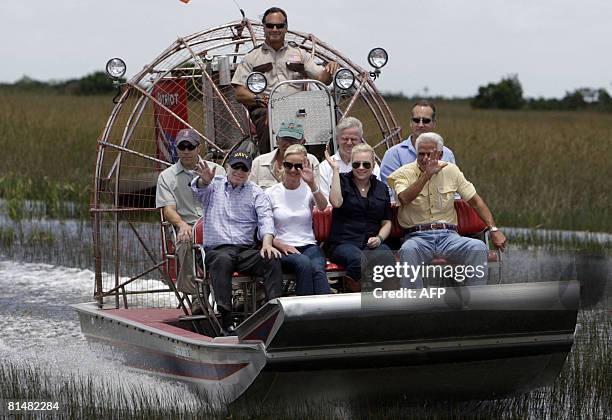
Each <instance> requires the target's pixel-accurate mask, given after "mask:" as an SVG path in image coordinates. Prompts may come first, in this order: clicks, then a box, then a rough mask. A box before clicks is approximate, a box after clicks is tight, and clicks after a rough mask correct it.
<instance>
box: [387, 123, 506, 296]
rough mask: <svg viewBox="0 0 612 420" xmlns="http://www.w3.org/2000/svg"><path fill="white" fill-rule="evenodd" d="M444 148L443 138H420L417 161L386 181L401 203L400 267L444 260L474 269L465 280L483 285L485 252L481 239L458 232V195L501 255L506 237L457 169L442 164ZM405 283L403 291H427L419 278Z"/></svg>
mask: <svg viewBox="0 0 612 420" xmlns="http://www.w3.org/2000/svg"><path fill="white" fill-rule="evenodd" d="M443 148H444V140H443V139H442V137H441V136H440V135H439V134H436V133H431V132H429V133H423V134H421V135H420V136H419V137H418V138H417V140H416V150H417V160H416V161H414V162H412V163H409V164H407V165H404V166H402V167H401V168H399V169H398V170H396V171H394V172H393V173H391V174H390V175H389V176H388V177H387V182H388V183H389V185H390V186H391V188H393V189H394V190H395V193H396V195H397V197H398V200H399V202H400V209H399V212H398V221H399V224H400V226H402V228H404V231H405V233H406V236H405V239H406V240H405V241H404V244H403V245H402V247H401V248H400V251H399V254H400V258H401V262H402V263H407V264H408V266H409V267H414V268H415V269H416V268H417V267H419V266H423V265H425V264H428V263H429V262H430V261H431V260H432V259H434V258H435V257H442V258H445V259H447V260H449V261H450V262H452V263H456V264H463V265H464V266H465V269H466V270H467V269H468V267H470V266H471V267H472V269H470V272H471V273H472V274H471V275H467V276H465V278H467V279H468V282H469V284H485V283H486V265H487V247H486V245H485V243H484V242H482V241H480V240H478V239H473V238H467V237H464V236H460V235H459V234H458V233H457V213H456V211H455V208H454V195H455V193H459V195H460V196H461V197H462V198H463V199H464V200H466V201H467V202H468V203H469V204H470V206H472V207H473V208H474V209H475V210H476V212H477V213H478V215H479V216H480V217H481V219H482V220H483V221H484V222H485V223H486V224H487V226H488V227H489V231H490V234H491V241H492V242H493V245H494V246H495V247H496V248H498V249H500V250H502V251H503V249H504V247H505V244H506V237H505V236H504V234H503V233H502V232H501V231H500V230H499V229H498V228H497V227H496V226H495V220H494V219H493V215H492V214H491V211H490V210H489V208H488V207H487V205H486V203H485V202H484V200H483V199H482V198H480V196H479V195H478V194H477V193H476V189H475V188H474V186H473V185H472V183H471V182H469V181H468V180H466V179H465V177H464V176H463V173H462V172H461V171H460V170H459V167H457V165H455V164H453V163H450V162H442V161H440V160H439V159H440V158H441V157H442V151H443ZM479 267H480V268H479ZM409 270H410V268H409ZM411 272H412V271H411ZM481 273H482V275H481ZM401 284H402V287H416V288H421V287H422V286H423V285H422V279H421V276H420V275H411V276H409V277H406V278H403V279H402V283H401Z"/></svg>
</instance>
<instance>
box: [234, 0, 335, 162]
mask: <svg viewBox="0 0 612 420" xmlns="http://www.w3.org/2000/svg"><path fill="white" fill-rule="evenodd" d="M262 23H263V26H264V36H265V42H264V43H263V44H261V45H258V46H257V47H255V48H254V49H253V50H252V51H250V52H249V53H248V54H247V55H245V56H244V59H243V61H242V63H241V64H240V65H239V66H238V68H237V69H236V72H235V73H234V77H233V78H232V85H233V86H234V93H235V95H236V99H237V100H238V101H239V102H240V103H241V104H243V105H244V106H246V107H247V108H248V110H249V115H250V117H251V120H252V121H253V124H255V127H256V129H257V138H258V148H259V152H260V153H262V154H263V153H268V152H269V151H270V133H269V129H268V97H269V96H270V92H272V89H274V87H275V86H276V85H277V84H278V83H279V82H282V81H285V80H297V79H316V80H319V81H320V82H322V83H325V84H326V85H328V84H330V83H331V81H332V77H333V75H334V73H335V72H336V70H338V68H339V66H338V63H335V62H333V61H331V62H329V63H327V64H326V65H325V67H323V66H321V65H318V64H316V63H315V62H314V60H313V58H312V56H311V54H310V52H309V51H306V50H303V49H301V48H300V47H298V45H297V44H296V43H295V42H286V41H285V35H286V34H287V28H288V22H287V13H285V11H284V10H283V9H280V8H278V7H271V8H270V9H268V10H266V11H265V12H264V16H263V19H262ZM254 71H257V72H261V73H263V74H264V75H265V76H266V79H267V81H268V86H267V87H266V90H265V91H264V92H263V94H260V95H256V94H254V93H253V92H251V91H249V90H248V89H247V88H246V86H245V85H246V79H247V77H248V76H249V74H251V72H254ZM301 88H302V86H294V85H285V90H284V92H287V93H293V92H298V91H300V90H301Z"/></svg>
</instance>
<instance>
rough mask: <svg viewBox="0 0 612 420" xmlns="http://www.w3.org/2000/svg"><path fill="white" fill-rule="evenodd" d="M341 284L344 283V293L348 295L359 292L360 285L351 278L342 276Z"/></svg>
mask: <svg viewBox="0 0 612 420" xmlns="http://www.w3.org/2000/svg"><path fill="white" fill-rule="evenodd" d="M342 282H343V283H344V291H345V292H349V293H355V292H361V283H360V282H359V280H355V279H353V278H352V277H349V276H344V277H342Z"/></svg>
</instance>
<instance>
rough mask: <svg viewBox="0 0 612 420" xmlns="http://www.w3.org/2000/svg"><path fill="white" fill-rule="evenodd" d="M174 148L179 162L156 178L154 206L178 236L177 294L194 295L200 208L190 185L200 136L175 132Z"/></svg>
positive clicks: (197, 154) (212, 166)
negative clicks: (195, 229)
mask: <svg viewBox="0 0 612 420" xmlns="http://www.w3.org/2000/svg"><path fill="white" fill-rule="evenodd" d="M176 145H177V147H176V148H177V149H178V157H179V160H178V162H176V163H175V164H174V165H172V166H170V167H169V168H166V169H165V170H164V171H163V172H161V173H160V174H159V177H158V178H157V189H156V193H155V205H156V207H158V208H162V211H163V213H164V218H165V219H166V220H167V221H168V222H170V223H171V224H172V226H174V228H175V230H176V232H177V234H176V240H177V243H176V244H175V247H176V255H177V257H178V261H179V267H180V269H179V272H178V277H177V280H176V288H177V290H178V291H179V292H183V293H188V294H190V295H194V294H196V293H197V290H196V288H195V286H194V285H195V282H194V279H195V273H194V272H193V252H192V249H193V248H192V245H193V233H192V229H193V225H194V224H195V222H197V220H198V219H199V218H200V217H202V206H201V205H200V204H199V203H197V202H196V201H195V200H194V199H193V193H192V192H191V188H190V186H189V184H190V183H191V180H192V179H193V178H194V177H195V172H194V171H195V169H196V165H197V163H198V162H199V161H200V150H201V148H202V146H201V144H200V136H199V135H198V133H197V132H196V131H195V130H192V129H190V128H185V129H183V130H181V131H179V132H178V134H177V135H176ZM206 164H207V165H208V166H209V167H211V168H216V171H217V172H218V173H219V174H225V170H224V169H223V168H222V167H221V166H219V165H217V164H216V163H213V162H206ZM192 309H197V308H192ZM196 312H197V311H196Z"/></svg>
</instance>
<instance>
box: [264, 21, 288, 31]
mask: <svg viewBox="0 0 612 420" xmlns="http://www.w3.org/2000/svg"><path fill="white" fill-rule="evenodd" d="M286 25H287V23H286V22H283V23H266V28H268V29H274V28H276V29H285V26H286Z"/></svg>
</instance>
